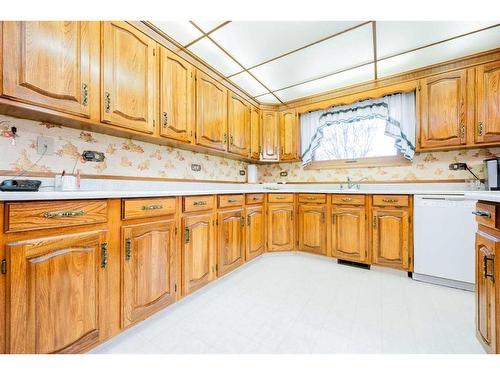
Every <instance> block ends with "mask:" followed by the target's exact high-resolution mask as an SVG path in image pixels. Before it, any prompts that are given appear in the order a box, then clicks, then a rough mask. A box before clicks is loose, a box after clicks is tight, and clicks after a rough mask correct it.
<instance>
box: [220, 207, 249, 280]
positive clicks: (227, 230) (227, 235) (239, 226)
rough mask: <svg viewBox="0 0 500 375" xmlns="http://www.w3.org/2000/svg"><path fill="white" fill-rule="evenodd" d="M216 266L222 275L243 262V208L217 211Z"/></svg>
mask: <svg viewBox="0 0 500 375" xmlns="http://www.w3.org/2000/svg"><path fill="white" fill-rule="evenodd" d="M217 227H218V236H217V238H218V268H217V275H218V276H222V275H225V274H226V273H228V272H230V271H232V270H234V269H235V268H237V267H239V266H241V265H242V264H243V263H244V262H245V216H244V215H243V208H238V209H232V210H224V211H219V213H218V217H217Z"/></svg>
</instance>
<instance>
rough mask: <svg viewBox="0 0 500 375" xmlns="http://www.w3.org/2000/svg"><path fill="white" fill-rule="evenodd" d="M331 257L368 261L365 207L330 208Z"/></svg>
mask: <svg viewBox="0 0 500 375" xmlns="http://www.w3.org/2000/svg"><path fill="white" fill-rule="evenodd" d="M331 225H332V226H331V234H332V256H334V257H335V258H339V259H345V260H352V261H355V262H366V261H368V246H367V238H366V235H367V230H366V229H367V228H366V225H367V224H366V209H365V207H336V206H334V207H333V208H332V224H331Z"/></svg>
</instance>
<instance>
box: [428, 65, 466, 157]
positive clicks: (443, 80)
mask: <svg viewBox="0 0 500 375" xmlns="http://www.w3.org/2000/svg"><path fill="white" fill-rule="evenodd" d="M420 99H421V100H420V107H421V112H420V148H421V149H433V148H440V147H450V146H460V145H464V144H466V143H467V127H468V126H469V123H470V122H471V120H472V119H473V114H471V113H468V111H467V103H468V102H467V100H468V97H467V71H466V70H459V71H456V72H450V73H444V74H440V75H438V76H434V77H430V78H425V79H423V80H422V81H421V90H420Z"/></svg>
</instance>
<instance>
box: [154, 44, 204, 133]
mask: <svg viewBox="0 0 500 375" xmlns="http://www.w3.org/2000/svg"><path fill="white" fill-rule="evenodd" d="M194 74H195V70H194V67H193V66H192V65H191V64H189V63H188V62H187V61H185V60H183V59H181V58H180V57H179V56H177V55H175V54H174V53H172V52H170V51H169V50H168V49H166V48H165V47H163V46H161V47H160V112H161V118H160V123H161V126H160V135H161V136H162V137H166V138H170V139H173V140H175V141H179V142H184V143H192V142H193V139H194V135H193V131H194V121H195V109H196V108H195V99H196V98H195V77H194Z"/></svg>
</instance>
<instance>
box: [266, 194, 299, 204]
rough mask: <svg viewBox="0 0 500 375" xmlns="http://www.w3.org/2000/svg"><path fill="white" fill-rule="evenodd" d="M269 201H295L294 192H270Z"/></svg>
mask: <svg viewBox="0 0 500 375" xmlns="http://www.w3.org/2000/svg"><path fill="white" fill-rule="evenodd" d="M267 201H268V202H269V203H293V194H269V195H268V196H267Z"/></svg>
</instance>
